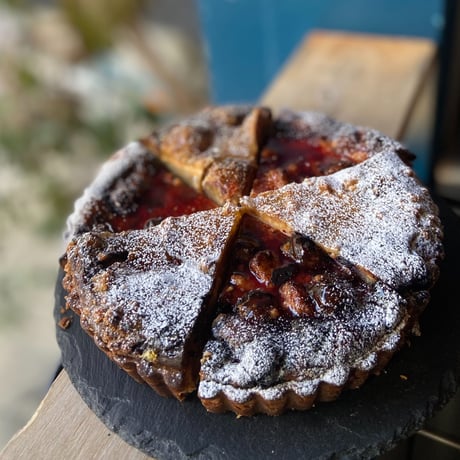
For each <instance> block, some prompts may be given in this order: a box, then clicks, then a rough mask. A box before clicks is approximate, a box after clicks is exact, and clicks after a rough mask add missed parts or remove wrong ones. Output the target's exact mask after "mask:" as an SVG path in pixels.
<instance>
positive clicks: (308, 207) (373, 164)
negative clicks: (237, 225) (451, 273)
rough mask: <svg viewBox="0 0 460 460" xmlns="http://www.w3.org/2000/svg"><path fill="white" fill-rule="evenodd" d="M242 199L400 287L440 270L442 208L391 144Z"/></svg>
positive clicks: (424, 279)
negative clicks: (356, 160)
mask: <svg viewBox="0 0 460 460" xmlns="http://www.w3.org/2000/svg"><path fill="white" fill-rule="evenodd" d="M244 202H245V204H246V206H247V207H248V208H249V210H250V212H254V213H256V214H257V215H259V216H262V218H263V219H268V220H269V221H270V222H271V223H274V224H275V225H280V226H282V227H284V229H285V230H286V229H288V230H290V231H296V232H299V233H302V234H304V235H307V236H308V237H309V238H311V239H312V240H313V241H315V242H316V243H317V244H319V245H320V246H322V247H323V248H324V249H325V250H326V251H328V252H329V253H330V254H332V255H334V256H336V257H337V256H340V257H342V258H345V259H347V260H348V261H349V262H351V263H353V264H357V265H358V266H361V267H363V268H364V269H365V270H367V271H369V272H370V273H372V274H373V275H374V276H376V277H378V278H380V279H381V280H383V281H385V282H386V283H388V284H389V285H391V286H393V287H395V288H401V287H404V286H406V285H409V284H411V285H412V286H414V283H415V284H418V285H419V286H420V287H427V286H429V285H430V284H431V283H432V282H433V279H432V278H433V274H434V273H437V272H436V271H435V270H436V269H435V267H436V264H437V262H438V259H439V257H440V254H441V252H442V251H441V236H442V231H441V226H440V222H439V218H438V217H437V207H436V205H435V204H434V203H433V201H432V200H431V198H430V196H429V193H428V191H427V190H426V189H425V188H424V187H422V186H421V185H420V183H419V182H418V180H417V179H416V178H415V177H414V175H413V171H412V170H411V169H410V168H409V167H407V166H406V165H405V164H404V163H403V162H402V161H401V159H400V158H399V156H398V155H397V154H396V153H394V152H392V151H390V152H382V153H380V154H377V155H375V156H373V157H372V158H370V159H368V160H366V161H364V162H363V163H360V164H358V165H356V166H354V167H352V168H348V169H344V170H341V171H339V172H337V173H334V174H331V175H329V176H323V177H315V178H309V179H306V180H305V181H304V182H303V183H301V184H289V185H286V186H285V187H283V188H281V189H279V190H277V191H274V192H266V193H263V194H261V195H259V196H258V197H255V198H253V199H249V198H246V199H245V200H244Z"/></svg>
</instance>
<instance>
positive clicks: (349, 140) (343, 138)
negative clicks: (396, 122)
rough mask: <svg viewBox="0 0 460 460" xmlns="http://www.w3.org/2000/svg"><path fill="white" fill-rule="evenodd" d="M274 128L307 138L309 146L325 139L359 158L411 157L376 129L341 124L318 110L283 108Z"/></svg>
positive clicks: (279, 134)
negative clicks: (390, 154)
mask: <svg viewBox="0 0 460 460" xmlns="http://www.w3.org/2000/svg"><path fill="white" fill-rule="evenodd" d="M275 131H276V133H277V135H278V136H281V137H282V136H286V135H287V136H289V137H291V138H298V139H308V141H309V142H310V143H311V144H313V145H315V144H320V143H322V142H324V141H327V142H329V143H330V144H331V146H332V147H333V148H334V151H335V152H337V153H339V154H342V155H345V156H350V155H355V154H360V153H362V154H363V155H362V159H366V158H369V157H371V156H373V155H376V154H378V153H381V152H389V151H393V152H399V153H400V154H404V155H406V156H408V158H410V157H412V155H411V154H409V152H407V151H406V149H405V148H404V147H403V146H402V144H400V143H399V142H397V141H395V140H393V139H391V138H389V137H388V136H384V135H383V134H382V133H380V132H379V131H377V130H374V129H371V128H367V127H361V126H356V125H352V124H349V123H342V122H340V121H337V120H335V119H333V118H331V117H329V116H327V115H326V114H324V113H319V112H293V111H290V110H284V111H283V112H281V114H280V116H279V117H278V118H277V119H276V123H275Z"/></svg>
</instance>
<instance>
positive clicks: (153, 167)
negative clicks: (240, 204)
mask: <svg viewBox="0 0 460 460" xmlns="http://www.w3.org/2000/svg"><path fill="white" fill-rule="evenodd" d="M152 159H153V157H152ZM152 159H149V161H150V163H149V164H148V165H145V164H144V165H143V166H142V167H140V168H139V170H136V169H135V170H132V171H129V172H128V173H127V174H126V175H125V177H122V178H121V179H120V180H119V181H118V182H117V183H116V184H114V185H113V186H112V187H111V189H110V190H108V191H107V193H106V195H105V196H104V197H103V200H102V204H99V205H98V209H96V210H95V212H94V221H93V224H98V223H107V224H109V226H110V227H111V230H112V231H114V232H120V231H124V230H133V229H141V228H144V227H146V226H149V225H156V224H158V223H159V222H161V221H162V220H163V219H165V218H166V217H176V216H183V215H189V214H193V213H195V212H197V211H204V210H208V209H212V208H215V207H216V204H215V203H214V202H213V201H211V200H210V199H209V198H207V197H206V196H205V195H203V194H201V193H198V192H197V191H195V190H194V189H193V188H191V187H189V186H188V185H186V184H185V183H184V182H182V180H180V179H179V178H177V177H176V176H174V175H173V174H172V173H171V172H170V171H169V170H168V169H166V167H164V166H163V165H162V164H161V163H160V162H158V161H157V160H155V159H153V160H152ZM98 220H101V222H99V221H98Z"/></svg>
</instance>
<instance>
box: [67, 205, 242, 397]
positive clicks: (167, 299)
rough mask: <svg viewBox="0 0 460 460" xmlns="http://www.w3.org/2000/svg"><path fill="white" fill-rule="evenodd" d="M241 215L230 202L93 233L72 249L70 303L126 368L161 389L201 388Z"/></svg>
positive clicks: (178, 391) (180, 394) (77, 240)
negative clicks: (141, 226) (152, 223)
mask: <svg viewBox="0 0 460 460" xmlns="http://www.w3.org/2000/svg"><path fill="white" fill-rule="evenodd" d="M238 221H239V212H238V210H236V209H235V208H232V207H229V206H226V207H223V208H219V209H216V210H210V211H203V212H199V213H195V214H193V215H190V216H184V217H178V218H168V219H166V220H164V221H163V222H161V223H160V224H159V225H158V226H156V227H151V228H148V229H145V230H132V231H126V232H120V233H110V232H89V233H85V234H83V235H82V236H80V237H76V238H75V239H74V240H73V241H72V242H71V243H70V244H69V247H68V249H67V254H66V263H65V272H66V275H65V278H64V282H63V284H64V287H65V289H66V290H67V291H68V292H69V296H68V298H67V304H68V306H69V307H70V308H72V309H73V310H74V311H76V312H77V313H78V314H79V315H80V321H81V325H82V327H83V329H84V330H85V331H86V332H87V333H88V334H89V335H91V336H92V337H93V338H94V341H95V342H96V344H97V345H98V346H99V347H100V348H101V349H102V350H103V351H104V352H105V353H106V354H107V355H108V356H109V357H110V358H112V359H113V360H114V361H115V362H116V363H117V364H118V365H119V366H120V367H122V368H123V369H125V370H126V371H127V372H128V373H129V374H131V375H132V376H133V377H134V378H137V379H138V380H139V379H141V380H144V381H145V382H147V383H148V384H149V385H150V386H152V387H153V388H154V389H155V390H157V392H158V393H160V394H162V395H174V396H175V397H176V398H178V399H183V398H184V397H185V395H186V394H188V393H190V392H191V391H193V390H194V389H195V387H196V378H197V373H198V365H199V359H200V356H201V351H202V346H203V344H204V340H205V337H206V336H207V335H208V328H209V324H210V322H211V318H210V310H212V308H213V302H214V300H215V297H216V289H217V288H218V287H219V280H220V279H221V270H222V267H223V260H224V259H225V257H226V251H227V247H228V245H229V243H230V241H231V239H232V235H233V233H234V232H235V229H236V226H237V225H238Z"/></svg>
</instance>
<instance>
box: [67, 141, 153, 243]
mask: <svg viewBox="0 0 460 460" xmlns="http://www.w3.org/2000/svg"><path fill="white" fill-rule="evenodd" d="M144 157H152V153H150V152H148V151H147V150H146V149H145V147H143V146H142V144H141V143H140V142H131V143H130V144H128V145H127V146H126V147H124V148H123V149H121V150H119V151H118V152H116V153H115V154H113V155H112V157H111V158H110V159H109V160H107V161H106V162H105V163H103V165H102V166H101V168H100V170H99V172H98V174H97V175H96V177H95V179H94V180H93V182H92V183H91V184H90V185H89V186H88V187H87V188H86V189H85V191H84V192H83V195H82V196H81V197H80V198H78V199H77V200H76V201H75V205H74V211H73V213H72V214H71V215H70V216H69V217H68V218H67V229H66V231H65V233H64V239H65V242H66V243H68V242H69V241H70V240H71V239H72V237H73V236H74V235H76V234H78V233H80V232H81V229H82V228H85V227H86V225H87V221H88V218H89V214H90V212H91V209H92V207H93V206H97V203H98V201H99V200H101V199H102V197H103V196H104V194H105V193H106V192H107V190H108V189H109V188H110V187H111V186H112V184H113V183H114V181H116V180H117V179H118V178H120V177H121V176H122V175H123V173H124V172H125V171H127V170H128V169H129V168H130V167H131V166H132V165H134V164H135V163H137V162H140V161H141V159H142V158H144Z"/></svg>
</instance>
